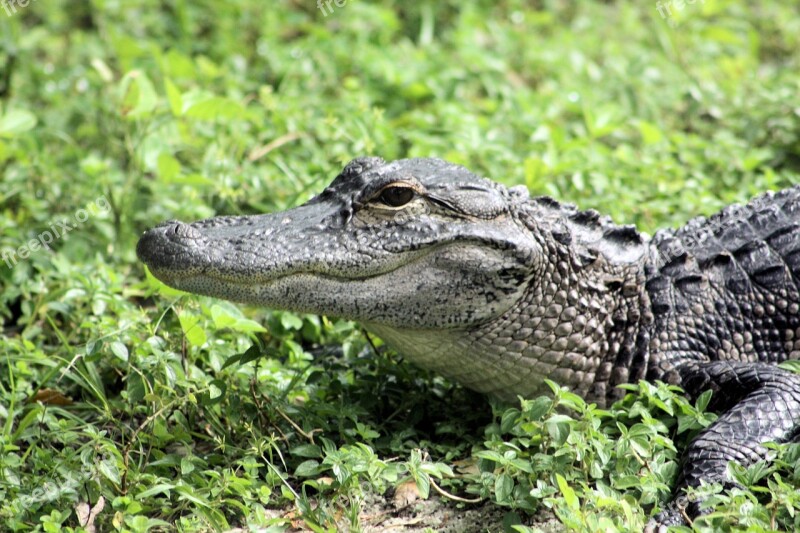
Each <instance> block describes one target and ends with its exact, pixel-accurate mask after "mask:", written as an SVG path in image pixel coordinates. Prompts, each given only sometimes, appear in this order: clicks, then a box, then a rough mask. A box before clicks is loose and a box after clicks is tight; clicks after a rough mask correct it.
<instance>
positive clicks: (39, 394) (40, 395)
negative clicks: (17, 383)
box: [28, 389, 72, 406]
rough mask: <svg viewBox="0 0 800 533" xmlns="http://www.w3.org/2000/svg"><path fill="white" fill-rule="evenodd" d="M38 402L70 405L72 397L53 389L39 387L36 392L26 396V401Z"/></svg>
mask: <svg viewBox="0 0 800 533" xmlns="http://www.w3.org/2000/svg"><path fill="white" fill-rule="evenodd" d="M34 402H39V403H43V404H44V405H59V406H64V405H72V398H70V397H69V396H65V395H63V394H62V393H61V392H59V391H57V390H55V389H39V390H38V391H36V394H34V395H33V396H31V397H30V398H28V403H34Z"/></svg>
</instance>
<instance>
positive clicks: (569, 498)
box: [556, 474, 581, 511]
mask: <svg viewBox="0 0 800 533" xmlns="http://www.w3.org/2000/svg"><path fill="white" fill-rule="evenodd" d="M556 483H557V484H558V490H560V491H561V495H562V496H564V501H565V502H566V503H567V507H569V508H570V509H571V510H573V511H577V510H578V509H580V506H581V503H580V501H579V500H578V496H577V495H576V494H575V491H574V490H573V489H572V487H570V486H569V483H567V480H566V479H564V476H562V475H561V474H556Z"/></svg>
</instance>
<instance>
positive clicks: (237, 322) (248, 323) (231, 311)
mask: <svg viewBox="0 0 800 533" xmlns="http://www.w3.org/2000/svg"><path fill="white" fill-rule="evenodd" d="M236 313H241V312H240V311H238V310H236V308H233V307H227V306H226V307H223V306H222V305H219V304H214V305H212V306H211V319H212V320H213V321H214V326H215V327H216V328H217V329H223V328H227V329H230V330H233V331H238V332H239V333H255V332H263V331H267V330H266V329H265V328H264V326H262V325H261V324H259V323H258V322H256V321H255V320H250V319H249V318H244V317H242V316H241V315H240V314H238V315H237V314H236Z"/></svg>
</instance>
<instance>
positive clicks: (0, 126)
mask: <svg viewBox="0 0 800 533" xmlns="http://www.w3.org/2000/svg"><path fill="white" fill-rule="evenodd" d="M34 126H36V116H35V115H34V114H33V113H31V112H30V111H28V110H26V109H9V110H8V111H6V112H5V114H4V115H3V116H2V117H0V137H15V136H17V135H19V134H20V133H25V132H26V131H29V130H32V129H33V128H34Z"/></svg>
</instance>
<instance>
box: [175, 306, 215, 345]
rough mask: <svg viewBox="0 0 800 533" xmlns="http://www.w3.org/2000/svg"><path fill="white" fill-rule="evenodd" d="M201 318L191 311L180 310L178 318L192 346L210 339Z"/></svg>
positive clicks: (202, 343)
mask: <svg viewBox="0 0 800 533" xmlns="http://www.w3.org/2000/svg"><path fill="white" fill-rule="evenodd" d="M200 318H201V317H200V316H198V315H195V314H192V313H191V312H189V311H184V310H181V311H179V312H178V320H179V321H180V323H181V329H182V330H183V334H184V335H185V336H186V341H187V342H188V343H189V344H191V345H192V346H202V345H204V344H205V343H206V341H207V340H208V337H206V332H205V330H204V329H203V328H202V326H200Z"/></svg>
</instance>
